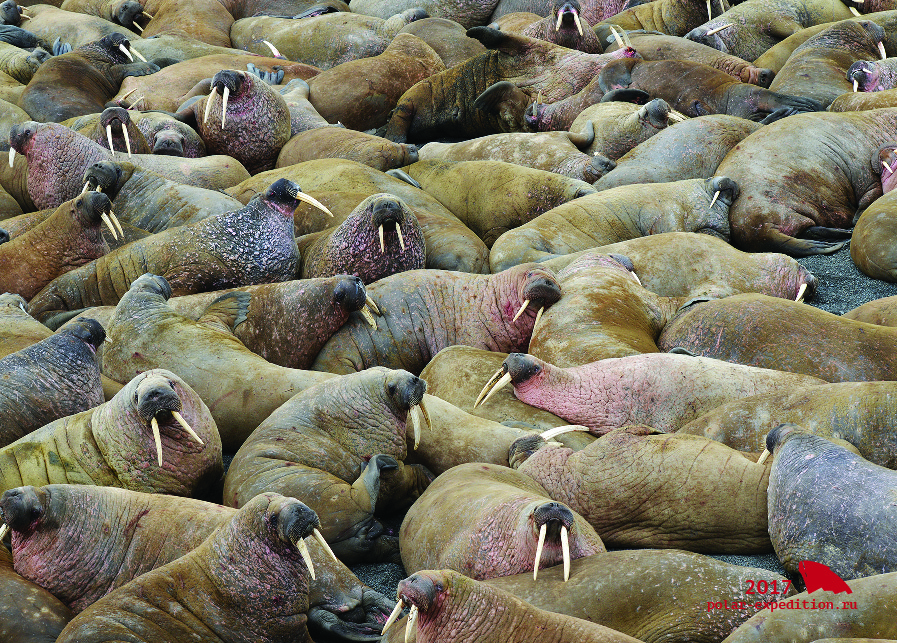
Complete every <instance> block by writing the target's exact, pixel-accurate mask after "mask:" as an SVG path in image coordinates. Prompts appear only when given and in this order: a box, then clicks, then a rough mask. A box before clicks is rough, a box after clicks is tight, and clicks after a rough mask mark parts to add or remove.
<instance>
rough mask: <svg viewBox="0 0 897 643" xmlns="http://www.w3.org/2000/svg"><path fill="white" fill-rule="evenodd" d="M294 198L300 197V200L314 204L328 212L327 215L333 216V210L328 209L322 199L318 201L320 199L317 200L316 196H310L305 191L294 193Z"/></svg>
mask: <svg viewBox="0 0 897 643" xmlns="http://www.w3.org/2000/svg"><path fill="white" fill-rule="evenodd" d="M293 198H294V199H299V200H300V201H303V202H305V203H308V204H309V205H313V206H315V207H316V208H318V210H323V211H324V212H326V213H327V216H330V217H332V216H333V212H331V211H330V210H328V209H327V207H326V206H325V205H324V204H323V203H321V202H320V201H318V200H317V199H316V198H314V197H313V196H309V195H307V194H306V193H305V192H296V193H295V194H293Z"/></svg>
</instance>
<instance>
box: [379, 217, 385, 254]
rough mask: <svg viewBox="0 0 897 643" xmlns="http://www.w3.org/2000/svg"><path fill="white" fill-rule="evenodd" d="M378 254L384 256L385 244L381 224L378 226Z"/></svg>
mask: <svg viewBox="0 0 897 643" xmlns="http://www.w3.org/2000/svg"><path fill="white" fill-rule="evenodd" d="M379 231H380V254H381V255H382V254H386V243H385V242H384V241H383V224H382V223H381V224H380V228H379Z"/></svg>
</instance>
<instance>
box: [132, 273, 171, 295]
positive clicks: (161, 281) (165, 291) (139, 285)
mask: <svg viewBox="0 0 897 643" xmlns="http://www.w3.org/2000/svg"><path fill="white" fill-rule="evenodd" d="M140 291H143V292H149V293H153V294H155V295H159V296H160V297H162V299H164V300H165V301H168V300H169V299H170V298H171V292H172V291H171V286H170V285H169V283H168V280H167V279H166V278H165V277H162V276H161V275H154V274H152V273H149V272H145V273H143V274H142V275H140V276H139V277H137V279H135V280H134V281H132V282H131V288H130V289H129V292H140Z"/></svg>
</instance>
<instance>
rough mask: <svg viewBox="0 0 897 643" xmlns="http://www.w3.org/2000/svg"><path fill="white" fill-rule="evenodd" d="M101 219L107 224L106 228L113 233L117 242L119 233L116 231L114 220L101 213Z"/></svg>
mask: <svg viewBox="0 0 897 643" xmlns="http://www.w3.org/2000/svg"><path fill="white" fill-rule="evenodd" d="M100 219H102V220H103V223H105V224H106V227H107V228H109V232H111V233H112V238H113V239H115V240H116V241H117V240H118V233H117V232H116V231H115V226H113V225H112V220H111V219H110V218H109V215H108V214H106V213H105V212H101V213H100Z"/></svg>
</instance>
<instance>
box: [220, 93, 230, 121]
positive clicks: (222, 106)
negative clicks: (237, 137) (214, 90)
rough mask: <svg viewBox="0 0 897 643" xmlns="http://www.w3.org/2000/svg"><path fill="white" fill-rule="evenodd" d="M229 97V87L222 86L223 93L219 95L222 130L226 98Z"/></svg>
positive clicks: (225, 115)
mask: <svg viewBox="0 0 897 643" xmlns="http://www.w3.org/2000/svg"><path fill="white" fill-rule="evenodd" d="M228 96H230V87H228V86H227V85H225V86H224V93H223V94H222V95H221V129H224V119H225V118H227V97H228Z"/></svg>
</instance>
